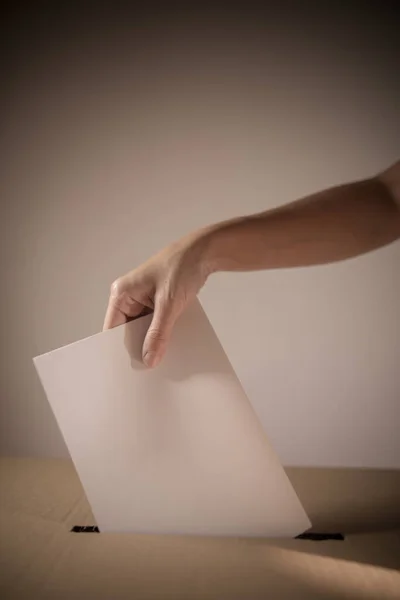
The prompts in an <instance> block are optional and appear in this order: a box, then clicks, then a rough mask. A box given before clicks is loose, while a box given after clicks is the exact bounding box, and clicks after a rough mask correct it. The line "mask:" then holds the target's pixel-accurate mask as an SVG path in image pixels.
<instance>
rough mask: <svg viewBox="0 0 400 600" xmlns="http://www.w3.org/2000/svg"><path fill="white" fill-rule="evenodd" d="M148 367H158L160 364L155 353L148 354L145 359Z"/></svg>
mask: <svg viewBox="0 0 400 600" xmlns="http://www.w3.org/2000/svg"><path fill="white" fill-rule="evenodd" d="M143 362H144V364H145V365H146V367H151V368H152V367H156V366H157V365H158V363H159V362H160V359H159V356H158V355H157V354H156V353H155V352H147V353H146V354H145V355H144V357H143Z"/></svg>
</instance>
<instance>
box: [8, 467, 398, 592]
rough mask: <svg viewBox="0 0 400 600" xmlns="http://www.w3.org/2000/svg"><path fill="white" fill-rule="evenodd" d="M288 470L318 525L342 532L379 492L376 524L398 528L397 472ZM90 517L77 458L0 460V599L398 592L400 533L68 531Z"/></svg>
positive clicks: (320, 527) (366, 510)
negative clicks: (294, 535)
mask: <svg viewBox="0 0 400 600" xmlns="http://www.w3.org/2000/svg"><path fill="white" fill-rule="evenodd" d="M288 474H289V477H290V479H291V481H292V482H293V483H294V485H295V486H296V489H297V490H298V492H299V495H300V499H301V500H302V502H303V503H304V505H305V506H306V507H313V514H314V516H315V519H316V522H317V525H318V528H319V529H320V530H324V528H325V526H326V525H327V524H329V518H333V519H334V520H335V521H336V525H337V526H338V527H339V528H340V525H346V523H350V522H351V516H352V515H354V516H356V518H357V519H358V521H359V524H360V525H361V523H360V517H359V513H360V512H361V513H363V512H364V514H367V513H368V512H369V511H370V510H371V507H372V505H371V501H369V500H368V498H366V497H365V492H366V490H370V491H372V490H373V489H374V487H379V486H383V487H382V488H381V489H380V491H379V492H378V493H377V494H376V495H375V501H376V504H375V511H374V518H375V527H376V528H377V529H378V528H379V526H380V519H381V518H383V519H384V524H385V525H388V523H387V521H386V520H385V515H384V514H383V513H384V512H385V510H389V511H390V512H391V514H392V515H393V523H392V524H393V525H395V524H396V521H395V511H396V510H397V513H396V518H397V524H400V520H399V516H400V514H399V513H400V505H399V503H398V497H399V496H398V494H399V490H400V473H399V472H394V471H390V472H389V471H388V472H382V473H380V472H377V471H353V472H352V473H351V474H350V473H346V472H345V470H337V471H334V470H333V471H332V470H329V469H325V470H324V469H290V470H289V471H288ZM325 485H328V490H327V491H325V490H324V486H325ZM372 495H373V493H372ZM378 506H380V509H381V514H380V512H379V510H378ZM345 507H347V514H344V511H345ZM363 507H364V510H363ZM324 515H325V516H324ZM329 515H331V517H330V516H329ZM371 516H372V515H371ZM371 516H370V518H371ZM326 519H328V520H326ZM93 522H94V520H93V515H92V514H91V511H90V507H89V505H88V502H87V500H86V497H85V494H84V492H83V489H82V486H81V483H80V481H79V479H78V477H77V474H76V472H75V469H74V467H73V465H72V462H71V461H68V460H49V459H48V460H40V459H11V458H3V459H0V531H1V535H0V597H1V598H5V599H7V600H17V599H18V600H20V599H27V598H35V600H50V599H51V600H53V599H54V598H57V600H64V599H65V600H70V599H71V598H76V599H79V600H80V599H81V598H82V599H83V598H85V600H109V599H110V598H112V599H113V600H125V599H130V600H131V599H132V598H137V599H138V600H157V599H160V600H161V599H162V600H165V599H167V600H225V599H227V600H264V599H265V598H274V599H275V598H276V599H279V600H281V599H283V600H286V599H288V600H289V599H290V600H293V599H296V600H299V599H300V600H302V599H303V598H304V599H307V600H317V599H318V600H321V599H325V598H326V599H328V600H339V599H342V598H347V599H349V598H351V599H352V600H353V599H357V600H358V599H361V600H362V599H365V600H378V599H379V600H385V599H388V600H398V598H399V597H400V573H399V572H398V569H399V568H400V535H399V533H398V532H395V531H392V532H386V533H374V534H357V535H349V536H346V539H345V541H344V542H332V541H331V542H307V541H301V540H288V539H286V540H263V539H254V538H252V539H245V538H241V539H235V538H224V539H218V538H212V537H187V536H186V537H180V536H159V535H137V534H107V535H101V534H100V535H99V534H73V533H70V529H71V527H72V526H73V525H76V524H93ZM369 524H370V523H369ZM343 532H344V533H346V530H345V529H344V530H343Z"/></svg>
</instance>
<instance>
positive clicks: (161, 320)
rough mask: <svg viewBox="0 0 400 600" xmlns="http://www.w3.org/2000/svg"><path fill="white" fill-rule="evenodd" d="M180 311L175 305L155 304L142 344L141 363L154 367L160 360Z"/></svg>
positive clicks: (160, 302) (161, 302)
mask: <svg viewBox="0 0 400 600" xmlns="http://www.w3.org/2000/svg"><path fill="white" fill-rule="evenodd" d="M180 312H181V311H180V310H179V308H178V307H177V305H173V304H167V303H165V302H163V301H159V302H156V306H155V309H154V314H153V319H152V322H151V325H150V327H149V329H148V331H147V334H146V338H145V340H144V343H143V362H144V363H145V365H146V366H147V367H156V366H157V365H158V364H159V363H160V361H161V360H162V358H163V356H164V354H165V351H166V349H167V345H168V342H169V339H170V337H171V333H172V330H173V327H174V325H175V322H176V320H177V318H178V317H179V314H180Z"/></svg>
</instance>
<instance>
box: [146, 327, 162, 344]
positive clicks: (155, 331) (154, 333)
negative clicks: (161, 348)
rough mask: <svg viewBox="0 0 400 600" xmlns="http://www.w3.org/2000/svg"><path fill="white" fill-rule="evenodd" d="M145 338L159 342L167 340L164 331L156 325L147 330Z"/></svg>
mask: <svg viewBox="0 0 400 600" xmlns="http://www.w3.org/2000/svg"><path fill="white" fill-rule="evenodd" d="M147 338H148V341H150V342H157V343H160V342H166V341H167V338H166V335H165V333H164V331H162V330H161V329H159V328H157V327H152V328H150V329H149V331H148V332H147Z"/></svg>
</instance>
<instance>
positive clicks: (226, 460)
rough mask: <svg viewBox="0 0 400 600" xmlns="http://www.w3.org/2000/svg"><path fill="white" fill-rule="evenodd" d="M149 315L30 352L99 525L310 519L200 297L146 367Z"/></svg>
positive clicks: (254, 528) (173, 526)
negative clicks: (161, 354)
mask: <svg viewBox="0 0 400 600" xmlns="http://www.w3.org/2000/svg"><path fill="white" fill-rule="evenodd" d="M150 320H151V316H147V317H142V318H140V319H137V320H135V321H131V322H130V323H128V324H126V325H122V326H120V327H117V328H115V329H112V330H109V331H106V332H103V333H99V334H97V335H94V336H93V337H90V338H87V339H84V340H81V341H79V342H76V343H75V344H71V345H69V346H65V347H63V348H60V349H58V350H55V351H53V352H49V353H47V354H44V355H42V356H38V357H36V358H35V359H34V363H35V366H36V369H37V371H38V373H39V376H40V379H41V381H42V384H43V386H44V389H45V391H46V394H47V398H48V400H49V403H50V405H51V407H52V409H53V412H54V414H55V417H56V419H57V422H58V425H59V427H60V429H61V432H62V434H63V436H64V439H65V441H66V444H67V446H68V449H69V452H70V454H71V458H72V460H73V462H74V464H75V467H76V470H77V472H78V475H79V477H80V479H81V481H82V484H83V486H84V489H85V492H86V495H87V498H88V500H89V502H90V504H91V506H92V510H93V514H94V516H95V518H96V520H97V524H98V526H99V529H100V531H101V532H104V531H132V532H141V533H175V534H201V535H234V536H270V537H279V536H295V535H297V534H299V533H301V532H303V531H304V530H306V529H308V528H309V526H310V522H309V520H308V517H307V515H306V513H305V512H304V509H303V507H302V506H301V504H300V501H299V499H298V497H297V495H296V494H295V492H294V490H293V488H292V485H291V484H290V482H289V480H288V478H287V476H286V474H285V472H284V470H283V468H282V466H281V464H280V462H279V460H278V459H277V457H276V455H275V453H274V451H273V449H272V448H271V446H270V445H269V443H268V440H267V438H266V436H265V434H264V431H263V429H262V427H261V425H260V423H259V421H258V419H257V417H256V415H255V413H254V411H253V409H252V407H251V405H250V403H249V401H248V399H247V397H246V395H245V393H244V391H243V388H242V387H241V385H240V382H239V380H238V379H237V377H236V375H235V373H234V371H233V369H232V367H231V365H230V363H229V361H228V358H227V356H226V354H225V352H224V350H223V348H222V346H221V345H220V343H219V341H218V338H217V336H216V334H215V332H214V330H213V329H212V327H211V324H210V322H209V321H208V319H207V317H206V315H205V313H204V311H203V309H202V307H201V305H200V303H199V302H198V301H196V302H194V303H193V304H192V305H191V306H190V307H189V309H188V310H187V311H186V312H185V313H184V314H183V315H182V316H181V318H180V319H179V321H178V323H177V325H176V327H175V330H174V333H173V337H172V340H171V343H170V345H169V348H168V350H167V355H166V357H165V359H164V361H163V362H162V363H161V365H160V366H159V367H157V368H156V369H154V370H149V369H146V368H145V367H144V366H143V364H142V361H141V348H142V342H143V339H144V335H145V333H146V331H147V328H148V326H149V323H150ZM238 343H240V342H239V341H238ZM265 383H266V390H267V389H268V382H265ZM266 393H267V392H266Z"/></svg>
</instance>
